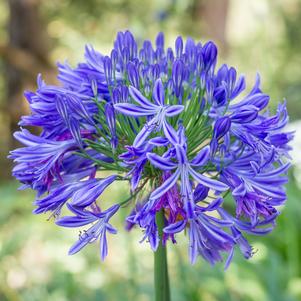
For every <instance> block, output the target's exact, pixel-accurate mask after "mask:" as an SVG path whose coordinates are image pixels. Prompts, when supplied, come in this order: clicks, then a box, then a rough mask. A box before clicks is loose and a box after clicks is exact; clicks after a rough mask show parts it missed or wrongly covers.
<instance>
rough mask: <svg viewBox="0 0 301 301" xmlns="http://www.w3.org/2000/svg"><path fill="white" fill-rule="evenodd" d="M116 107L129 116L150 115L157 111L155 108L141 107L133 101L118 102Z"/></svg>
mask: <svg viewBox="0 0 301 301" xmlns="http://www.w3.org/2000/svg"><path fill="white" fill-rule="evenodd" d="M114 108H115V109H116V110H117V111H119V112H120V113H122V114H125V115H129V116H134V117H137V116H150V115H155V114H156V111H155V110H154V109H151V108H150V109H149V108H144V107H139V106H136V105H133V104H131V103H116V104H114Z"/></svg>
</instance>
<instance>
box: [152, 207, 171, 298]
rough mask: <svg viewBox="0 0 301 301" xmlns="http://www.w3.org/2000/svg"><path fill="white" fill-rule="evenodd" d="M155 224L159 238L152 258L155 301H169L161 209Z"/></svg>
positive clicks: (162, 212) (162, 213)
mask: <svg viewBox="0 0 301 301" xmlns="http://www.w3.org/2000/svg"><path fill="white" fill-rule="evenodd" d="M156 222H157V227H158V231H159V236H160V243H159V246H158V249H157V251H156V252H155V257H154V259H155V260H154V263H155V279H154V280H155V301H170V292H169V279H168V267H167V256H166V246H163V245H162V234H163V228H164V211H163V209H162V210H161V211H159V212H158V213H157V215H156Z"/></svg>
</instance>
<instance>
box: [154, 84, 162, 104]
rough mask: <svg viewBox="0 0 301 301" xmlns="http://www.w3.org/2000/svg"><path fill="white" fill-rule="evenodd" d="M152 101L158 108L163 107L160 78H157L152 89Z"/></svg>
mask: <svg viewBox="0 0 301 301" xmlns="http://www.w3.org/2000/svg"><path fill="white" fill-rule="evenodd" d="M153 99H154V100H155V102H156V103H157V105H158V106H163V105H164V88H163V84H162V81H161V79H160V78H158V79H157V80H156V82H155V85H154V89H153Z"/></svg>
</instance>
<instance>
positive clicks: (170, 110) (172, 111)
mask: <svg viewBox="0 0 301 301" xmlns="http://www.w3.org/2000/svg"><path fill="white" fill-rule="evenodd" d="M183 110H184V106H182V105H173V106H169V107H167V109H166V116H167V117H172V116H176V115H178V114H180V113H181V112H182V111H183Z"/></svg>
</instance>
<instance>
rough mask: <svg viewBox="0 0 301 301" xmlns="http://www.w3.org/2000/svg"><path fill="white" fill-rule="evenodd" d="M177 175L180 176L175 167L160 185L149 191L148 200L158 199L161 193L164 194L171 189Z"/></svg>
mask: <svg viewBox="0 0 301 301" xmlns="http://www.w3.org/2000/svg"><path fill="white" fill-rule="evenodd" d="M179 176H180V170H179V169H177V170H176V171H175V172H174V173H173V174H172V175H171V176H170V177H169V178H168V179H167V180H166V181H165V182H164V183H163V184H162V185H161V186H159V187H158V188H157V189H155V190H154V191H153V192H152V193H151V195H150V197H149V198H150V200H157V199H159V198H160V197H161V196H162V195H163V194H165V193H166V192H167V191H168V190H169V189H171V188H172V187H173V186H174V185H175V184H176V182H177V180H178V178H179Z"/></svg>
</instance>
